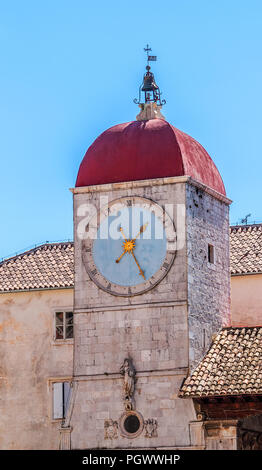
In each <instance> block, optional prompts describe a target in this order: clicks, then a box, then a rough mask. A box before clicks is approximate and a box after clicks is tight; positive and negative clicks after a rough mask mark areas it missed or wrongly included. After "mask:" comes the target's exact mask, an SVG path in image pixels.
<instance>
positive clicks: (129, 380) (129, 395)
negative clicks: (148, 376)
mask: <svg viewBox="0 0 262 470" xmlns="http://www.w3.org/2000/svg"><path fill="white" fill-rule="evenodd" d="M120 374H121V375H123V376H124V382H123V401H124V407H125V410H126V411H131V410H133V409H134V408H135V403H134V398H133V395H134V392H135V375H136V370H135V368H134V366H133V364H132V360H131V359H129V358H126V359H125V360H124V362H123V364H122V366H121V367H120Z"/></svg>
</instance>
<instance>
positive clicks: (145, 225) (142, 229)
mask: <svg viewBox="0 0 262 470" xmlns="http://www.w3.org/2000/svg"><path fill="white" fill-rule="evenodd" d="M147 226H148V222H147V223H146V224H144V225H142V226H141V227H140V230H139V232H138V234H137V236H136V237H135V238H133V240H132V241H134V240H136V239H137V237H139V235H140V233H143V232H144V231H145V229H146V228H147Z"/></svg>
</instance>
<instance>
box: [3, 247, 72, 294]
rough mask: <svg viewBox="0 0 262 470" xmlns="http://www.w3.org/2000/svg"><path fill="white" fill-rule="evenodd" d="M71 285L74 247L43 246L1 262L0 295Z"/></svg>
mask: <svg viewBox="0 0 262 470" xmlns="http://www.w3.org/2000/svg"><path fill="white" fill-rule="evenodd" d="M73 286H74V244H73V242H67V243H50V244H44V245H41V246H39V247H37V248H34V249H33V250H30V251H26V252H25V253H22V254H21V255H18V256H15V257H13V258H9V259H6V260H4V261H2V263H0V292H10V291H14V290H29V289H50V288H61V287H73Z"/></svg>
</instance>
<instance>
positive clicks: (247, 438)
mask: <svg viewBox="0 0 262 470" xmlns="http://www.w3.org/2000/svg"><path fill="white" fill-rule="evenodd" d="M239 449H240V450H262V433H261V432H257V431H249V430H243V431H240V435H239Z"/></svg>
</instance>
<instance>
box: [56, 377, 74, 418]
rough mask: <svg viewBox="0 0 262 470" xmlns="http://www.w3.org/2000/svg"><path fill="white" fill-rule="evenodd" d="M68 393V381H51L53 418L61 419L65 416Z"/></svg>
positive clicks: (69, 393)
mask: <svg viewBox="0 0 262 470" xmlns="http://www.w3.org/2000/svg"><path fill="white" fill-rule="evenodd" d="M70 395H71V383H70V382H54V383H53V419H63V418H65V417H66V413H67V410H68V406H69V401H70Z"/></svg>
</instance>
